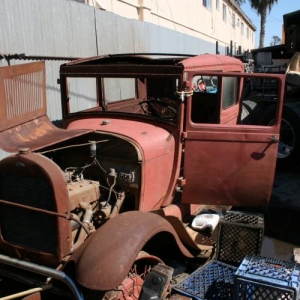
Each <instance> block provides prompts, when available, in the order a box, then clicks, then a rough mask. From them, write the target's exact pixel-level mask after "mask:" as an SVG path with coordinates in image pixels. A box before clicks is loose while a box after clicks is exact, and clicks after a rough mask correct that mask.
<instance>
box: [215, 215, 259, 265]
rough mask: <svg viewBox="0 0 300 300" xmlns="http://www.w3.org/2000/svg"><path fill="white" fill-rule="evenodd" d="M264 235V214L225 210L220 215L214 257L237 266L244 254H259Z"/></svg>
mask: <svg viewBox="0 0 300 300" xmlns="http://www.w3.org/2000/svg"><path fill="white" fill-rule="evenodd" d="M263 236H264V216H263V215H262V214H257V213H246V212H237V211H226V212H225V213H223V214H222V215H221V216H220V221H219V231H218V244H217V254H216V259H217V260H218V261H221V262H224V263H227V264H231V265H234V266H239V264H240V263H241V262H242V261H243V259H244V258H245V256H246V255H251V254H252V255H259V254H260V251H261V246H262V241H263Z"/></svg>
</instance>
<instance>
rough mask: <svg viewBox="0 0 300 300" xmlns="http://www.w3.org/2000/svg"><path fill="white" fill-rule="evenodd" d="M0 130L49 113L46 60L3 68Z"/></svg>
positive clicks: (0, 75) (0, 79)
mask: <svg viewBox="0 0 300 300" xmlns="http://www.w3.org/2000/svg"><path fill="white" fill-rule="evenodd" d="M0 105H1V110H0V131H3V130H6V129H8V128H11V127H14V126H17V125H19V124H22V123H24V122H25V121H27V120H30V119H34V118H38V117H40V116H43V115H45V114H46V110H47V107H46V81H45V64H44V62H38V63H30V64H23V65H17V66H10V67H3V68H0Z"/></svg>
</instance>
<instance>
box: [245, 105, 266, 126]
mask: <svg viewBox="0 0 300 300" xmlns="http://www.w3.org/2000/svg"><path fill="white" fill-rule="evenodd" d="M262 112H263V110H262V107H261V106H260V105H259V104H257V103H256V102H254V101H251V100H244V101H243V103H242V110H241V114H240V124H245V125H257V124H259V120H260V118H261V115H262Z"/></svg>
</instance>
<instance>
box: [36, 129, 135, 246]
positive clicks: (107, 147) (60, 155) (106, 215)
mask: <svg viewBox="0 0 300 300" xmlns="http://www.w3.org/2000/svg"><path fill="white" fill-rule="evenodd" d="M90 138H92V140H91V139H90ZM99 138H100V139H99ZM71 143H72V144H71V145H70V142H69V145H59V146H58V145H56V146H55V148H54V147H51V149H46V150H42V151H41V152H42V154H43V155H45V156H47V157H48V158H50V159H51V160H52V161H53V162H55V163H56V164H57V165H58V166H59V167H60V168H61V169H62V171H63V173H64V177H65V181H66V185H67V191H68V197H69V207H70V209H69V210H70V212H71V213H72V220H71V224H72V235H73V245H74V249H73V250H76V248H77V247H78V246H79V245H80V244H81V243H82V241H83V240H84V239H85V237H86V235H87V233H89V232H92V231H94V230H95V229H97V228H98V227H100V226H101V225H102V224H103V223H105V222H106V221H107V220H109V219H110V218H112V217H114V216H116V215H117V214H119V213H120V212H123V211H127V210H134V209H135V207H136V206H137V203H136V202H137V200H136V199H137V195H138V194H139V189H140V176H139V174H140V168H139V163H138V160H137V152H136V149H135V148H134V147H133V146H132V145H131V144H130V143H129V142H127V141H124V140H122V139H120V138H117V137H108V136H107V135H105V136H104V137H103V136H100V135H99V134H95V133H93V134H90V135H89V136H88V137H87V136H84V137H80V138H76V140H72V141H71ZM119 149H122V152H121V151H120V150H119Z"/></svg>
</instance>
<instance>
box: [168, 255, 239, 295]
mask: <svg viewBox="0 0 300 300" xmlns="http://www.w3.org/2000/svg"><path fill="white" fill-rule="evenodd" d="M236 270H237V268H236V267H234V266H231V265H227V264H224V263H222V262H218V261H215V260H212V261H210V262H208V263H206V264H205V265H204V266H202V267H200V268H199V269H197V270H196V271H195V272H193V273H192V274H190V275H189V276H188V277H187V278H186V279H185V280H183V281H181V282H180V283H179V284H177V285H175V286H173V290H175V291H177V292H179V293H181V294H184V295H187V296H189V297H192V298H194V299H199V300H209V299H218V300H221V299H222V300H231V299H233V293H234V286H233V284H234V273H235V271H236Z"/></svg>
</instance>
